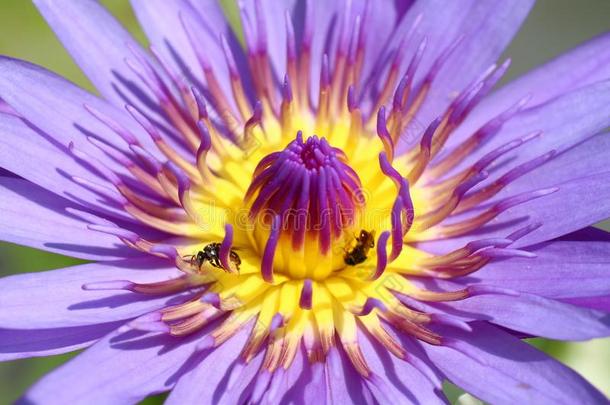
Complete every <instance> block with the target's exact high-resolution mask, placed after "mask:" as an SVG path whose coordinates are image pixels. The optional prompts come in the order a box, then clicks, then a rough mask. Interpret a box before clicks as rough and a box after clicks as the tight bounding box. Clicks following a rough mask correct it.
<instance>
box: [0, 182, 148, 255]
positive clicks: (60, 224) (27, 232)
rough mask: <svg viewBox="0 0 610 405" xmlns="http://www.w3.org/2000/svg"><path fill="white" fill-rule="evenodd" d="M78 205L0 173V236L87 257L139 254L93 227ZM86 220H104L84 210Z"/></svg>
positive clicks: (0, 237) (35, 246)
mask: <svg viewBox="0 0 610 405" xmlns="http://www.w3.org/2000/svg"><path fill="white" fill-rule="evenodd" d="M78 209H79V206H77V205H76V204H74V203H71V202H69V201H68V200H65V199H63V198H61V197H58V196H56V195H55V194H51V193H50V192H48V191H46V190H44V189H42V188H40V187H38V186H36V185H35V184H33V183H30V182H29V181H26V180H22V179H17V178H9V177H0V212H2V215H0V240H3V241H5V242H11V243H17V244H20V245H25V246H30V247H34V248H37V249H42V250H47V251H50V252H55V253H61V254H65V255H68V256H72V257H77V258H81V259H89V260H116V259H122V258H126V257H135V256H142V253H140V252H138V251H136V250H134V249H131V248H129V247H128V246H126V245H125V244H123V243H122V242H121V241H120V240H119V239H118V238H116V237H114V236H111V235H107V234H103V233H101V232H96V231H92V230H90V229H88V228H87V226H88V224H89V222H88V221H84V220H82V219H81V218H79V217H78V216H77V212H76V211H74V210H78ZM87 219H88V220H94V221H95V220H97V221H100V222H102V223H103V221H104V220H102V219H100V218H96V217H95V216H93V215H91V214H87Z"/></svg>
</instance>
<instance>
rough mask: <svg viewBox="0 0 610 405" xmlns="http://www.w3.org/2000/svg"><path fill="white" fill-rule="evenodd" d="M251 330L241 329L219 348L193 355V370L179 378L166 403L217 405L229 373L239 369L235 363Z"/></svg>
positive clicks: (223, 391)
mask: <svg viewBox="0 0 610 405" xmlns="http://www.w3.org/2000/svg"><path fill="white" fill-rule="evenodd" d="M250 329H251V328H249V327H244V328H242V330H240V331H239V332H238V333H237V334H236V335H235V336H233V337H232V338H231V339H229V340H228V341H226V342H224V343H223V344H221V345H220V346H218V347H213V348H211V349H208V350H205V351H204V352H202V353H199V354H197V355H195V358H194V359H193V365H192V367H191V368H190V369H189V370H188V371H186V372H185V373H184V375H182V376H181V377H180V379H179V380H178V382H177V384H176V386H175V387H174V389H173V390H172V392H171V394H170V395H169V397H168V398H167V402H166V403H167V404H194V403H202V404H213V403H217V401H218V399H219V398H220V397H221V396H222V395H223V394H224V393H225V390H226V389H227V382H228V380H229V374H230V372H231V371H232V369H233V368H234V367H239V366H238V362H237V361H236V360H237V359H238V358H239V353H240V351H241V349H243V347H244V344H245V343H246V341H247V339H248V335H249V333H250ZM201 382H205V383H204V384H202V383H201Z"/></svg>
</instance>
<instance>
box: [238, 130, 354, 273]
mask: <svg viewBox="0 0 610 405" xmlns="http://www.w3.org/2000/svg"><path fill="white" fill-rule="evenodd" d="M245 199H246V203H247V205H248V208H249V219H250V223H251V225H252V226H251V230H252V231H251V234H250V236H251V239H252V242H253V244H254V245H255V246H256V247H257V248H258V249H259V250H260V251H261V252H263V253H262V254H263V274H264V275H265V278H266V279H267V280H269V281H270V280H271V279H272V274H273V273H274V272H275V273H280V274H284V275H286V276H288V277H289V278H293V279H303V278H311V279H315V280H321V279H324V278H326V277H328V276H329V275H330V274H331V273H332V272H333V271H336V270H339V269H341V268H343V267H345V259H344V256H345V245H346V242H345V241H346V240H348V239H350V238H352V239H353V238H354V236H353V235H354V232H357V230H356V224H357V222H358V218H359V217H360V215H361V213H362V210H363V209H364V199H363V197H362V194H361V182H360V179H359V177H358V175H357V174H356V172H355V171H354V170H353V169H352V168H351V167H350V166H349V164H348V162H347V157H346V156H345V154H344V153H343V152H342V151H341V150H340V149H337V148H334V147H332V146H331V145H330V144H329V143H328V141H327V140H326V139H325V138H318V137H317V136H315V135H314V136H311V137H309V138H307V139H306V140H303V136H302V133H301V132H299V133H298V134H297V137H296V139H295V140H294V141H292V142H290V143H289V144H288V145H287V146H286V148H285V149H284V150H282V151H280V152H274V153H271V154H269V155H267V156H265V157H264V158H263V159H261V161H260V162H259V164H258V166H257V167H256V169H255V171H254V174H253V177H252V183H251V184H250V186H249V188H248V191H247V193H246V197H245Z"/></svg>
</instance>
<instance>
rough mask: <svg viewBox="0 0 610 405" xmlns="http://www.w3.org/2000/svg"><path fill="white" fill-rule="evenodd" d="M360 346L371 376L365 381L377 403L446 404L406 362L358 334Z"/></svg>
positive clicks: (440, 394)
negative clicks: (372, 375)
mask: <svg viewBox="0 0 610 405" xmlns="http://www.w3.org/2000/svg"><path fill="white" fill-rule="evenodd" d="M359 343H360V346H361V348H362V353H363V354H364V357H365V359H366V362H367V364H368V365H369V367H370V368H371V371H372V372H373V374H374V377H373V378H369V379H366V380H365V381H366V382H367V385H368V387H369V388H370V390H371V392H372V393H373V395H374V396H375V398H376V399H377V400H378V401H379V402H380V403H385V402H387V401H389V402H387V403H422V404H444V403H445V401H444V399H443V397H444V395H443V394H442V393H441V392H438V391H437V390H436V389H435V387H434V385H433V384H432V383H431V382H430V380H428V378H426V377H425V376H424V375H423V374H421V373H420V372H419V371H418V370H417V369H416V368H415V367H413V366H412V365H411V364H409V363H408V362H407V361H404V360H402V359H398V358H396V357H394V356H393V355H391V354H390V353H389V352H388V350H387V349H386V348H384V347H383V346H381V345H380V344H379V343H378V342H376V341H375V340H373V338H372V337H370V336H368V335H365V334H360V339H359ZM408 355H410V353H409V354H408Z"/></svg>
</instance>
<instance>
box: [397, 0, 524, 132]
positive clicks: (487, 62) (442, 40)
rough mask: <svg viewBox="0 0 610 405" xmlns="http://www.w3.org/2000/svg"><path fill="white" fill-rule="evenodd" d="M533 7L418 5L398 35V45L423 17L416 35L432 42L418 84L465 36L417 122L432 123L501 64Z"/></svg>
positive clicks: (488, 3)
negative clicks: (478, 79) (455, 98)
mask: <svg viewBox="0 0 610 405" xmlns="http://www.w3.org/2000/svg"><path fill="white" fill-rule="evenodd" d="M532 5H533V1H530V0H527V1H519V2H506V1H502V0H496V1H482V2H481V1H476V0H474V1H472V0H471V1H460V2H445V1H442V0H434V1H429V0H426V1H417V2H415V4H414V5H413V6H412V7H411V8H410V9H409V11H408V12H407V14H406V16H405V17H404V19H403V21H402V22H401V24H400V26H399V28H398V29H397V34H395V35H394V43H398V41H400V39H401V37H402V35H404V33H405V32H407V31H408V30H409V28H410V27H411V26H412V24H413V23H414V21H415V20H416V18H417V17H418V16H420V15H422V21H421V23H420V25H419V27H418V29H417V32H418V33H419V34H420V36H426V37H427V38H428V46H427V48H426V49H427V50H426V52H425V54H424V57H423V59H422V61H421V64H420V68H419V69H418V74H417V75H416V77H415V78H416V80H417V81H419V80H420V79H422V75H423V74H426V73H427V71H428V70H429V69H430V67H431V66H432V64H433V63H434V60H435V59H436V58H437V57H438V56H439V55H440V54H441V53H442V52H443V50H444V49H445V48H447V46H448V45H449V44H451V43H453V42H454V41H456V40H457V39H458V38H459V37H460V36H463V39H462V40H461V42H460V44H459V45H458V48H457V49H456V50H455V52H453V53H452V54H451V56H450V57H449V58H448V59H447V61H446V66H448V67H450V68H447V69H441V71H440V72H439V74H438V76H437V77H436V79H435V80H434V83H433V85H432V87H431V89H430V93H429V95H428V96H427V97H426V102H425V103H424V105H423V106H422V110H421V111H420V112H419V113H418V115H417V117H416V119H417V120H418V121H419V122H421V123H426V122H430V121H432V119H434V118H435V117H436V116H438V115H439V114H440V113H441V112H442V111H443V110H444V108H445V107H447V106H448V104H449V103H450V102H451V100H452V98H451V95H452V94H454V93H455V92H458V91H461V90H462V89H464V88H465V86H466V85H467V84H468V83H469V82H470V81H472V80H474V79H475V78H476V77H477V76H479V75H480V74H481V73H482V72H483V71H485V70H486V69H487V68H489V67H490V66H491V65H492V64H493V63H495V62H496V61H497V59H498V58H499V56H500V55H501V54H502V52H503V51H504V49H505V48H506V47H507V46H508V44H509V42H510V41H511V39H512V37H513V36H514V35H515V33H516V32H517V30H518V29H519V27H520V25H521V24H522V23H523V21H524V20H525V17H526V16H527V14H528V12H529V10H530V9H531V7H532ZM394 47H395V45H394ZM389 48H390V49H391V47H389ZM422 125H425V124H422Z"/></svg>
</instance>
